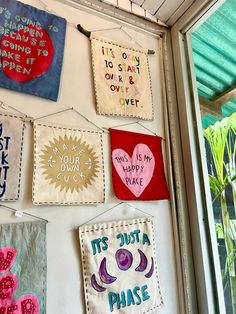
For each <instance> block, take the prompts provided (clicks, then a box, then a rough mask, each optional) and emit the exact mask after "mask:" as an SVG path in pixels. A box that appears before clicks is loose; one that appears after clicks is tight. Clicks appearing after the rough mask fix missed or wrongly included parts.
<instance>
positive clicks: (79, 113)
mask: <svg viewBox="0 0 236 314" xmlns="http://www.w3.org/2000/svg"><path fill="white" fill-rule="evenodd" d="M71 110H73V111H74V112H76V113H77V114H78V115H79V116H81V117H82V118H84V119H85V120H86V121H87V122H89V123H90V124H92V125H94V126H95V127H96V128H98V129H100V130H101V131H102V132H104V129H103V128H101V127H100V126H98V125H97V124H95V123H94V122H92V121H91V120H89V119H88V118H87V117H86V116H84V115H83V114H82V113H81V112H79V111H78V110H77V109H74V108H73V107H71Z"/></svg>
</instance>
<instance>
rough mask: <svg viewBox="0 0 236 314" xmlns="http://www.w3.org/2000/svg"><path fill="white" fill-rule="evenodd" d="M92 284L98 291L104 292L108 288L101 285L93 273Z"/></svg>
mask: <svg viewBox="0 0 236 314" xmlns="http://www.w3.org/2000/svg"><path fill="white" fill-rule="evenodd" d="M91 285H92V287H93V289H95V290H96V291H97V292H103V291H105V290H106V288H103V287H101V286H100V285H99V284H98V283H97V280H96V277H95V275H94V274H93V275H92V277H91Z"/></svg>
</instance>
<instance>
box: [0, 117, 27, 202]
mask: <svg viewBox="0 0 236 314" xmlns="http://www.w3.org/2000/svg"><path fill="white" fill-rule="evenodd" d="M24 128H25V124H24V122H23V120H22V119H21V118H20V117H19V116H16V115H13V114H6V113H0V154H1V158H0V167H1V168H0V201H16V200H18V198H19V193H20V178H21V159H22V147H23V136H24Z"/></svg>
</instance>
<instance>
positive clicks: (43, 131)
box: [33, 122, 104, 205]
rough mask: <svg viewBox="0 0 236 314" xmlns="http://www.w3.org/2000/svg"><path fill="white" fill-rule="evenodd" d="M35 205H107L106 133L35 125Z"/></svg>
mask: <svg viewBox="0 0 236 314" xmlns="http://www.w3.org/2000/svg"><path fill="white" fill-rule="evenodd" d="M34 140H35V151H34V178H33V202H34V204H61V205H70V204H71V205H72V204H85V203H91V204H92V203H103V202H104V170H103V150H102V132H101V131H93V130H81V129H77V128H67V127H64V126H56V125H51V124H46V123H43V124H41V123H36V122H35V123H34Z"/></svg>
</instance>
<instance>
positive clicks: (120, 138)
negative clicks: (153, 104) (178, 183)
mask: <svg viewBox="0 0 236 314" xmlns="http://www.w3.org/2000/svg"><path fill="white" fill-rule="evenodd" d="M110 142H111V159H112V180H113V188H114V192H115V195H116V197H117V198H118V199H122V200H162V199H169V192H168V188H167V183H166V178H165V173H164V164H163V157H162V147H161V142H162V138H161V137H159V136H153V135H147V134H141V133H134V132H128V131H121V130H115V129H110Z"/></svg>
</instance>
